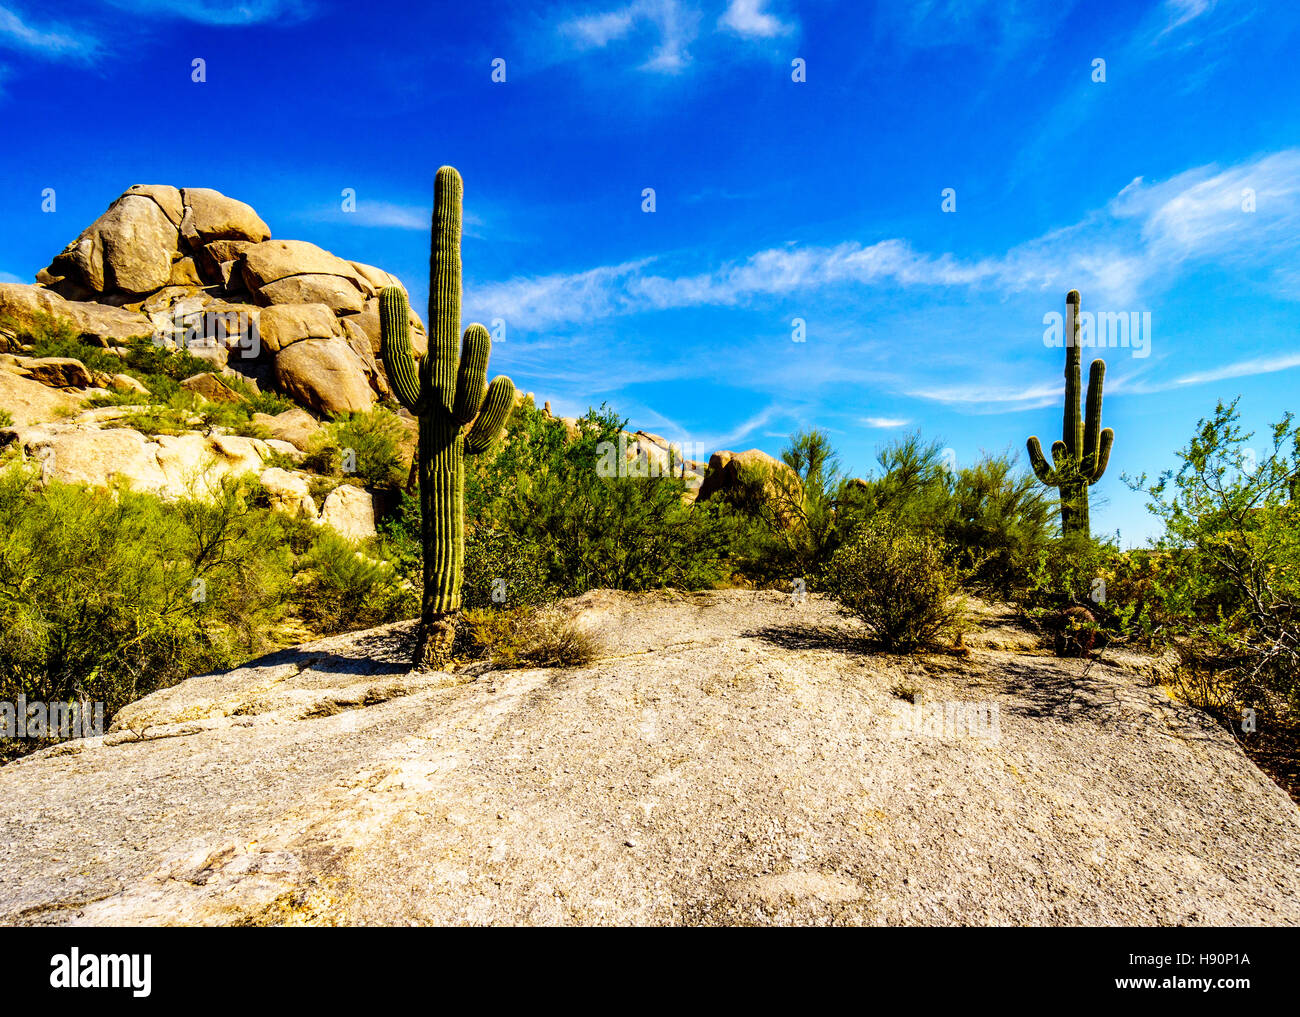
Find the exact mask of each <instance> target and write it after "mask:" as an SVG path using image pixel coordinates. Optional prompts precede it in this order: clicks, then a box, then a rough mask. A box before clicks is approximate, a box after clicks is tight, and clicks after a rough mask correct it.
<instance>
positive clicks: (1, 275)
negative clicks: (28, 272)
mask: <svg viewBox="0 0 1300 1017" xmlns="http://www.w3.org/2000/svg"><path fill="white" fill-rule="evenodd" d="M26 281H27V280H26V279H20V278H19V277H18V276H16V275H14V274H13V273H12V272H0V283H22V282H26Z"/></svg>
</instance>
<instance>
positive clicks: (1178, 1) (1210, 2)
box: [1160, 0, 1215, 36]
mask: <svg viewBox="0 0 1300 1017" xmlns="http://www.w3.org/2000/svg"><path fill="white" fill-rule="evenodd" d="M1214 5H1215V0H1165V3H1164V15H1165V19H1166V20H1165V25H1164V27H1163V28H1162V29H1161V30H1160V36H1165V35H1168V34H1169V33H1170V32H1174V31H1177V30H1178V29H1179V28H1182V27H1183V25H1186V24H1188V23H1190V22H1192V21H1195V20H1196V19H1197V18H1199V17H1200V16H1201V15H1203V14H1208V13H1209V12H1210V11H1212V10H1214Z"/></svg>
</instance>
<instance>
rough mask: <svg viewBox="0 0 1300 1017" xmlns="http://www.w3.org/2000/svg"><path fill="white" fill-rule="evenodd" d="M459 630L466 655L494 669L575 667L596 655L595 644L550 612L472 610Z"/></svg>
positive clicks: (524, 609) (547, 610)
mask: <svg viewBox="0 0 1300 1017" xmlns="http://www.w3.org/2000/svg"><path fill="white" fill-rule="evenodd" d="M461 629H462V633H463V634H462V642H463V644H464V647H465V649H466V652H467V653H468V654H469V655H470V656H474V657H487V658H490V659H491V661H492V663H493V664H494V665H496V666H498V667H519V666H523V665H530V666H532V667H579V666H581V665H583V664H589V663H591V662H592V661H593V660H595V659H596V657H597V656H598V654H599V647H598V646H597V644H596V642H595V640H593V639H592V637H591V636H589V635H588V634H587V633H586V632H584V631H583V630H582V629H580V628H578V627H577V626H576V625H575V624H574V623H573V620H572V619H570V618H569V617H567V616H566V615H564V614H563V613H562V612H560V611H558V610H556V609H554V608H527V607H518V608H506V609H504V610H493V609H491V608H473V609H470V610H468V611H465V612H464V614H463V615H462V619H461Z"/></svg>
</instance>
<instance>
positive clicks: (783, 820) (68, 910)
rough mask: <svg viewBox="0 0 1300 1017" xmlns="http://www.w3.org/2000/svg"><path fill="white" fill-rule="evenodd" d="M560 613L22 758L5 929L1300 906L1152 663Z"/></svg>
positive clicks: (365, 636) (711, 622)
mask: <svg viewBox="0 0 1300 1017" xmlns="http://www.w3.org/2000/svg"><path fill="white" fill-rule="evenodd" d="M568 609H569V610H571V611H573V612H574V613H576V614H577V616H578V621H579V624H581V625H583V626H585V627H587V628H588V629H589V630H590V631H592V632H593V633H594V634H596V635H597V636H598V638H600V639H601V640H602V641H603V642H604V650H603V652H602V655H601V656H600V658H599V659H597V660H596V661H595V662H593V663H592V664H590V665H588V666H586V667H581V668H575V669H567V670H512V671H504V670H497V671H493V670H490V669H489V668H488V666H487V665H485V664H479V665H473V666H469V667H467V668H462V669H461V670H459V671H458V672H449V673H442V672H438V673H432V674H430V673H426V674H414V675H412V674H408V673H407V668H406V665H405V663H404V661H405V659H406V655H407V653H408V652H409V649H410V641H411V638H412V626H411V625H410V624H409V623H403V624H399V625H394V626H387V627H385V628H381V629H375V630H372V631H370V632H364V633H352V634H349V635H345V636H339V637H334V638H331V639H326V640H322V641H320V642H316V643H312V644H309V645H304V646H301V647H297V648H294V649H292V650H288V651H284V652H282V653H279V654H276V655H274V656H272V657H268V658H264V659H262V660H260V661H257V662H255V663H253V664H251V665H249V666H247V667H244V668H242V669H240V670H237V671H233V672H231V673H229V674H223V675H211V676H203V677H198V678H193V679H190V680H189V681H187V682H184V683H182V684H181V685H179V686H176V687H175V688H172V689H168V690H165V691H163V692H159V693H156V694H154V695H152V696H150V697H148V698H146V699H144V700H141V701H140V702H139V703H137V704H134V705H133V706H132V707H129V708H128V709H127V710H124V711H123V712H122V713H121V714H119V716H118V718H117V719H116V721H115V723H114V726H113V729H112V730H110V732H109V733H108V734H107V735H105V736H103V737H102V738H97V739H89V740H86V741H84V742H81V743H72V744H69V745H66V746H59V747H56V748H55V749H52V750H47V751H45V752H43V753H40V754H38V755H34V756H29V757H27V758H26V759H23V760H20V761H18V762H16V763H13V764H10V765H8V766H5V767H2V768H0V796H2V798H3V801H4V802H5V809H4V815H3V818H0V921H2V922H5V923H9V924H15V923H17V924H110V923H121V924H136V923H144V924H169V923H184V924H188V923H202V924H234V923H239V924H399V925H405V924H425V923H436V924H460V923H465V924H488V923H493V924H505V923H525V924H540V923H596V924H599V923H620V924H661V923H662V924H679V923H684V924H714V923H739V924H762V925H767V924H809V923H812V924H868V925H874V924H927V925H928V924H976V925H982V924H1044V925H1048V924H1051V925H1056V924H1135V925H1146V924H1188V925H1201V924H1208V925H1236V924H1263V925H1274V924H1277V925H1295V924H1300V811H1297V809H1296V807H1295V805H1294V804H1293V803H1292V802H1291V801H1290V799H1288V798H1287V797H1286V795H1284V794H1283V793H1282V792H1281V791H1280V790H1279V789H1278V788H1277V787H1276V786H1275V785H1273V784H1272V783H1271V782H1270V781H1269V780H1268V779H1267V778H1266V777H1265V776H1263V775H1262V774H1261V773H1260V772H1259V771H1258V770H1257V769H1256V768H1255V766H1254V765H1253V764H1252V763H1250V762H1249V761H1248V760H1247V759H1246V757H1245V756H1244V755H1243V754H1242V753H1241V751H1240V750H1239V749H1238V747H1237V746H1236V744H1235V743H1234V741H1233V739H1232V737H1231V736H1230V735H1229V734H1228V733H1227V732H1225V731H1223V730H1222V729H1221V728H1219V727H1217V726H1216V725H1215V724H1214V723H1212V722H1211V721H1210V720H1208V719H1207V718H1206V717H1204V716H1203V715H1202V714H1200V713H1199V712H1197V711H1195V710H1193V709H1191V708H1189V707H1186V706H1184V705H1181V704H1179V703H1176V702H1173V701H1171V700H1170V699H1169V698H1168V697H1167V696H1166V695H1165V694H1164V692H1163V691H1162V690H1161V689H1160V688H1159V687H1158V686H1155V685H1153V684H1152V683H1151V679H1150V678H1149V677H1148V674H1149V668H1150V662H1149V661H1145V660H1144V659H1143V658H1141V657H1138V656H1135V655H1130V656H1124V655H1120V654H1109V655H1107V656H1106V657H1104V658H1103V660H1102V661H1101V662H1097V663H1094V664H1092V665H1091V666H1089V665H1088V664H1087V663H1086V662H1083V661H1077V660H1073V661H1071V660H1066V661H1062V660H1057V659H1055V658H1053V657H1051V656H1050V655H1048V654H1046V653H1044V652H1042V651H1041V650H1038V649H1036V648H1035V641H1034V639H1033V637H1031V636H1030V635H1028V634H1027V633H1025V632H1023V631H1021V630H1020V629H1018V628H1017V627H1016V625H1015V624H1014V620H1013V619H1012V618H1011V617H1010V615H1009V614H1008V613H1006V612H1001V611H998V610H995V609H982V611H981V614H982V617H981V619H980V629H979V631H978V632H977V633H975V634H973V635H972V636H971V637H968V639H967V643H968V645H969V646H970V647H971V650H972V655H971V656H970V657H968V658H961V657H955V656H942V655H935V656H930V657H926V658H921V659H907V658H899V657H892V656H887V655H881V654H875V653H872V652H870V651H868V650H866V649H865V648H864V647H863V646H862V643H861V640H860V635H861V631H860V629H859V628H858V627H857V625H856V623H854V622H852V621H848V620H845V619H843V618H841V617H840V616H839V615H838V614H837V612H836V611H835V608H834V605H833V604H830V603H828V602H825V601H822V600H820V599H819V598H816V597H813V598H810V599H809V600H808V601H807V602H806V603H803V604H801V605H793V604H792V603H791V598H790V597H789V596H783V595H780V594H776V593H756V592H746V591H727V592H717V593H704V594H696V595H678V594H659V595H640V596H633V595H625V594H615V593H609V592H605V591H597V592H594V593H590V594H587V595H585V596H583V597H580V598H577V599H576V600H574V601H570V602H569V603H568ZM913 690H914V691H916V692H917V693H919V698H920V704H921V705H920V706H917V705H915V704H914V703H912V702H909V701H907V700H906V699H905V698H903V693H905V692H907V693H910V692H912V691H913Z"/></svg>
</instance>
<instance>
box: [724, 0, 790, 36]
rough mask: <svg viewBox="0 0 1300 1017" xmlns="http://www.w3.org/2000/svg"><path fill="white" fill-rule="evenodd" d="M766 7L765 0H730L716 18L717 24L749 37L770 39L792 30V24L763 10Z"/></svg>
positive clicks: (787, 33)
mask: <svg viewBox="0 0 1300 1017" xmlns="http://www.w3.org/2000/svg"><path fill="white" fill-rule="evenodd" d="M766 7H767V0H731V2H730V3H729V4H728V5H727V9H726V10H725V11H724V12H723V13H722V17H721V18H719V19H718V25H719V27H721V28H724V29H726V30H727V31H729V32H734V33H735V34H736V35H741V36H745V37H746V38H751V39H753V38H757V39H772V38H775V37H776V36H779V35H789V34H790V33H791V32H793V31H794V25H791V24H787V23H786V22H784V21H782V20H781V19H780V18H778V17H777V16H776V15H774V14H772V13H770V12H769V11H767V10H765V8H766Z"/></svg>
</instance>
